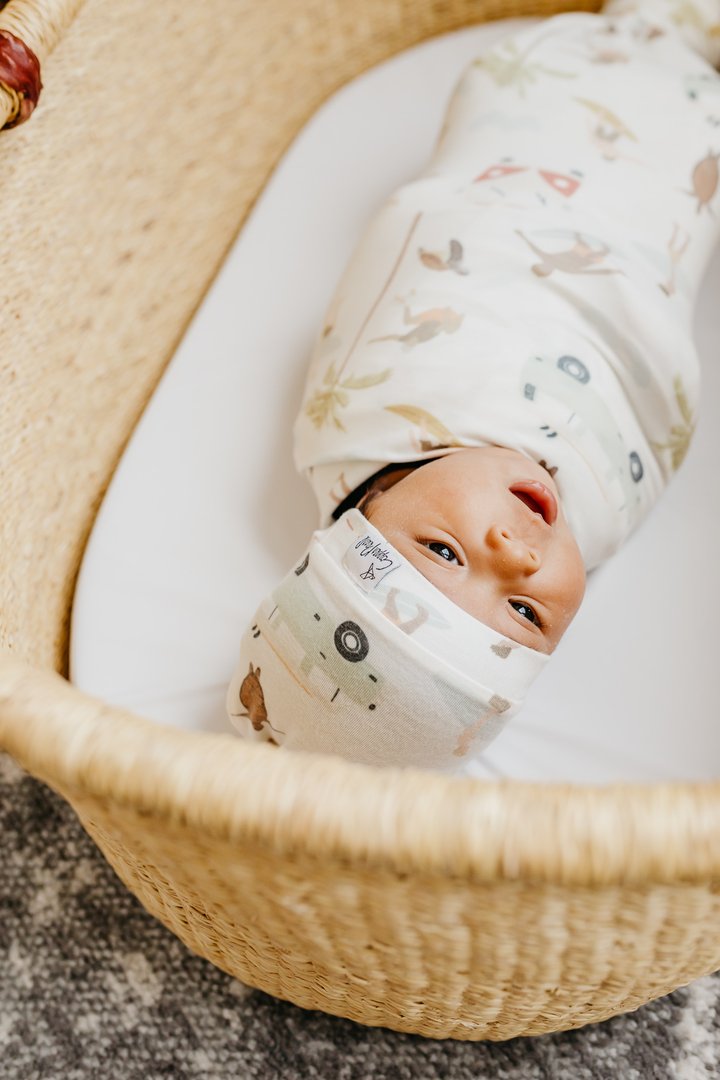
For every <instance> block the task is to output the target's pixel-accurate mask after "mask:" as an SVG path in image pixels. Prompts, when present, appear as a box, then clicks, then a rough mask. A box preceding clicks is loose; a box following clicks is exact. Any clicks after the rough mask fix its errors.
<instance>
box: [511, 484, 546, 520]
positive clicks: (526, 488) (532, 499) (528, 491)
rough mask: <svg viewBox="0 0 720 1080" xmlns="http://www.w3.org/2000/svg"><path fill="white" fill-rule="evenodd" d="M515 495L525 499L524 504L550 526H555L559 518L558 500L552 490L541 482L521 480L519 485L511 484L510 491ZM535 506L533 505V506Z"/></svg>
mask: <svg viewBox="0 0 720 1080" xmlns="http://www.w3.org/2000/svg"><path fill="white" fill-rule="evenodd" d="M509 490H510V491H511V492H512V494H513V495H517V496H518V498H522V496H526V497H525V498H523V500H522V501H523V502H524V503H525V504H526V505H527V506H530V509H531V510H534V511H535V513H538V514H540V515H541V516H542V518H543V520H544V521H545V522H546V523H547V524H548V525H554V524H555V522H556V521H557V516H558V504H557V499H556V498H555V496H554V495H553V493H552V491H550V488H548V487H546V486H545V484H543V483H542V482H541V481H540V480H519V481H518V483H517V484H511V485H510V489H509ZM533 503H534V504H535V505H532V504H533Z"/></svg>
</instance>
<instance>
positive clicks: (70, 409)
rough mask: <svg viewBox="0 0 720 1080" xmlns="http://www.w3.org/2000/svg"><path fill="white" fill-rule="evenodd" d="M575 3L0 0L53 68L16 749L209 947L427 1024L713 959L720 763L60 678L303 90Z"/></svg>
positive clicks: (27, 127) (18, 580)
mask: <svg viewBox="0 0 720 1080" xmlns="http://www.w3.org/2000/svg"><path fill="white" fill-rule="evenodd" d="M571 6H573V5H572V4H564V5H563V4H562V3H560V2H559V0H547V2H545V3H543V2H541V0H507V2H503V0H447V2H444V3H442V4H441V3H437V2H435V0H364V2H363V3H362V4H360V5H358V4H357V3H352V2H350V0H265V2H264V3H262V4H258V3H257V2H256V0H241V2H239V3H235V4H228V3H227V2H226V0H205V2H204V3H201V4H199V3H196V4H189V3H187V2H184V0H156V2H154V3H151V4H147V3H145V2H144V0H124V2H123V3H122V4H117V3H114V2H111V0H87V2H85V3H82V2H81V0H74V2H69V3H63V2H60V0H11V2H9V3H6V4H2V3H0V9H1V10H0V30H3V31H9V32H10V33H11V34H12V35H13V39H20V40H21V41H23V42H24V43H25V46H26V50H28V55H29V54H30V52H31V53H32V55H34V56H36V57H37V58H38V59H39V61H40V64H41V70H42V82H43V84H44V88H43V90H42V94H41V96H40V100H39V104H38V107H37V109H36V110H35V112H34V113H33V114H32V116H30V115H29V112H30V106H31V104H32V101H31V100H30V99H31V98H32V92H28V93H25V92H24V91H23V90H22V88H21V89H20V90H18V88H17V86H16V87H13V86H12V85H11V83H12V78H11V77H10V76H7V77H6V76H2V78H0V84H2V85H1V86H0V126H2V123H4V122H7V121H9V122H10V124H11V126H12V129H11V130H4V131H3V132H2V133H1V134H0V155H1V157H2V166H1V168H2V178H3V182H2V201H1V203H0V216H1V220H2V237H3V261H2V267H3V274H2V281H3V305H2V320H1V322H0V380H1V386H2V398H1V400H2V423H1V424H0V477H1V483H2V507H3V509H2V514H1V515H0V534H1V536H2V560H1V565H0V588H1V595H2V602H1V605H0V641H1V643H2V653H1V656H0V736H1V738H0V744H1V745H2V747H3V748H4V749H5V750H6V751H8V752H9V753H10V754H12V755H13V756H14V757H15V758H16V759H17V760H18V761H19V762H20V763H21V764H22V765H23V766H24V767H25V768H26V769H27V770H28V771H29V772H30V773H32V774H33V775H34V776H36V777H38V778H40V779H41V780H42V781H44V782H45V783H47V784H49V785H50V786H51V787H52V788H53V789H54V790H55V791H57V792H59V793H60V794H61V795H62V796H64V797H65V798H66V799H67V800H68V802H69V803H70V804H71V805H72V807H73V808H74V810H75V811H76V813H77V814H78V816H79V818H80V820H81V822H82V824H83V826H84V827H85V829H86V830H87V831H88V833H89V834H90V835H91V836H92V837H93V839H94V840H95V841H96V842H97V844H98V846H99V847H100V849H101V850H102V852H103V853H104V855H105V856H106V857H107V859H108V860H109V862H110V863H111V865H112V866H113V867H114V868H115V870H116V871H117V873H118V874H119V876H120V877H121V879H122V880H123V882H124V883H125V884H126V885H127V886H128V888H130V889H132V890H133V892H134V893H135V894H136V895H137V896H138V897H139V899H140V900H141V902H142V903H143V904H144V906H145V907H146V908H147V909H148V911H150V912H151V913H152V914H153V915H155V916H156V917H157V918H158V919H160V920H161V922H163V923H164V924H165V925H166V926H168V927H169V928H170V929H171V930H172V931H173V932H174V933H175V934H177V935H178V937H180V938H181V939H182V941H183V942H185V944H186V945H187V946H188V947H189V948H190V949H192V950H193V951H194V952H196V953H199V954H200V955H202V956H204V957H206V958H207V959H208V960H210V961H212V963H214V964H216V965H217V966H218V967H220V968H222V969H223V970H224V971H227V972H229V973H231V974H232V975H234V976H236V977H237V978H238V979H240V980H241V981H242V982H244V983H246V984H248V985H250V986H253V987H259V988H261V989H263V990H265V991H267V992H268V993H270V994H273V995H276V996H277V997H280V998H284V999H286V1000H289V1001H292V1002H295V1003H296V1004H297V1005H300V1006H302V1007H304V1008H311V1009H321V1010H324V1011H326V1012H329V1013H333V1014H335V1015H338V1016H343V1017H349V1018H351V1019H353V1020H357V1021H360V1022H361V1023H364V1024H370V1025H384V1026H387V1027H390V1028H394V1029H396V1030H399V1031H406V1032H415V1033H419V1034H422V1035H426V1036H432V1037H437V1038H446V1037H452V1038H458V1039H505V1038H509V1037H511V1036H516V1035H533V1034H538V1033H542V1032H548V1031H556V1030H561V1029H568V1028H574V1027H579V1026H580V1025H583V1024H587V1023H588V1022H590V1021H599V1020H603V1019H604V1018H606V1017H609V1016H612V1015H614V1014H617V1013H619V1012H622V1011H626V1010H629V1009H633V1008H635V1007H637V1006H639V1005H641V1004H643V1003H644V1002H647V1001H648V1000H650V999H652V998H655V997H657V996H659V995H662V994H665V993H668V992H669V991H671V990H673V989H674V988H676V987H677V986H679V985H681V984H683V983H686V982H689V981H690V980H692V979H694V978H697V977H698V976H701V975H704V974H706V973H708V972H711V971H713V970H715V969H717V968H720V783H718V784H707V783H706V784H690V783H687V784H663V785H660V784H656V785H626V784H619V785H614V786H608V787H595V788H589V787H580V786H572V785H557V784H528V783H520V782H498V783H488V782H484V781H479V780H471V779H461V780H458V779H450V778H447V777H443V776H441V775H439V774H438V775H435V774H428V773H424V772H420V771H414V770H409V771H402V770H394V769H388V770H375V769H372V768H368V767H365V766H360V765H352V764H350V763H347V762H344V761H342V760H340V759H337V758H330V757H321V756H308V755H294V754H283V753H278V752H277V751H276V750H274V749H273V748H271V747H269V746H267V745H260V744H254V743H253V744H250V743H245V742H243V741H242V740H239V739H237V738H236V737H234V736H233V735H232V734H228V735H227V736H225V735H210V734H202V733H185V732H181V731H179V730H174V729H170V728H166V727H161V726H160V725H157V724H155V723H152V722H150V721H148V720H144V719H142V718H140V717H138V716H134V715H131V714H130V713H128V712H125V711H123V710H121V709H118V708H114V707H111V706H109V705H108V704H106V703H103V702H102V701H99V700H95V699H93V698H91V697H88V696H86V695H84V694H82V693H80V692H79V691H78V690H77V689H76V688H74V687H73V686H72V685H70V683H69V682H67V681H66V679H65V678H64V674H65V673H66V671H67V660H68V626H69V615H70V610H71V605H72V601H73V588H74V584H75V580H76V575H77V572H78V567H79V564H80V559H81V556H82V552H83V547H84V544H85V542H86V540H87V537H88V534H89V531H90V528H91V525H92V523H93V518H94V515H95V513H96V511H97V509H98V506H99V504H100V501H101V499H102V496H103V492H104V490H105V488H106V486H107V484H108V482H109V479H110V477H111V474H112V472H113V469H114V467H115V465H116V463H117V461H118V458H119V456H120V454H121V451H122V449H123V446H124V444H125V442H126V440H127V439H128V436H129V434H130V432H131V431H132V429H133V427H134V425H135V423H136V421H137V420H138V418H139V416H140V414H141V411H142V409H143V407H144V405H145V404H146V402H147V401H148V399H149V397H150V395H151V393H152V391H153V388H154V386H155V385H156V383H157V381H158V379H159V377H160V374H161V372H162V371H163V368H164V366H165V365H166V363H167V362H168V360H169V359H170V357H171V356H172V354H173V351H174V350H175V348H176V346H177V344H178V342H179V340H180V338H181V336H182V334H183V331H184V329H185V327H186V326H187V324H188V322H189V320H190V317H191V315H192V314H193V313H194V311H195V309H196V308H197V306H198V304H199V303H200V301H201V299H202V297H203V295H204V292H205V290H206V289H207V288H208V286H209V284H210V282H211V281H212V279H213V276H214V275H215V273H216V272H217V270H218V268H219V266H220V265H221V263H222V260H223V257H224V255H225V254H226V252H227V250H228V248H229V246H230V244H231V242H232V241H233V240H234V238H235V236H236V234H237V232H238V229H239V227H240V226H241V225H242V223H243V221H244V219H245V217H246V216H247V214H248V211H249V209H250V208H251V206H252V205H253V202H254V200H255V199H256V198H257V196H258V193H259V192H260V190H261V189H262V187H263V184H264V183H265V181H266V180H267V178H268V175H269V174H270V172H271V171H272V169H273V167H274V166H275V164H276V163H277V162H278V159H279V158H280V156H281V155H282V153H283V151H284V150H285V149H286V148H287V146H288V145H289V143H290V141H291V140H292V139H293V137H294V136H295V135H296V134H297V132H298V131H299V129H300V128H301V126H302V125H303V124H304V122H305V121H306V120H307V119H308V118H309V117H310V116H311V114H312V113H313V111H314V110H315V109H316V108H317V107H318V105H319V104H320V103H321V102H322V101H323V100H324V99H325V98H326V97H327V96H328V95H329V94H330V93H331V92H332V91H334V90H335V89H337V88H338V87H339V86H341V85H342V84H343V83H344V82H346V81H347V80H348V79H350V78H352V77H354V76H356V75H358V74H359V73H361V72H362V71H364V70H366V69H367V68H369V67H370V66H371V65H374V64H376V63H378V62H379V61H381V60H384V59H386V58H388V57H389V56H391V55H392V54H394V53H396V52H398V51H399V50H401V49H403V48H405V47H407V46H410V45H412V44H414V43H416V42H418V41H420V40H422V39H424V38H427V37H429V36H431V35H435V34H438V33H441V32H444V31H448V30H452V29H456V28H459V27H461V26H463V25H466V24H469V23H471V22H477V21H480V20H485V19H496V18H500V17H510V16H518V15H549V14H552V13H554V12H556V11H558V10H567V9H569V8H570V7H571ZM596 7H597V5H596V4H595V3H588V4H586V5H585V10H595V9H596ZM23 112H24V114H25V115H21V113H23ZM19 119H27V121H28V122H27V123H22V124H18V123H17V121H18V120H19Z"/></svg>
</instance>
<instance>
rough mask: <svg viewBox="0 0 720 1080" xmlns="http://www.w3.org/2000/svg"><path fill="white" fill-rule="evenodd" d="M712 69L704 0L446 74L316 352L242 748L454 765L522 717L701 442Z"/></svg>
mask: <svg viewBox="0 0 720 1080" xmlns="http://www.w3.org/2000/svg"><path fill="white" fill-rule="evenodd" d="M719 63H720V0H693V3H688V2H687V0H684V2H682V3H681V2H680V0H675V2H669V0H633V2H632V3H630V2H623V0H611V2H610V3H608V4H606V6H605V8H604V10H603V13H602V14H600V15H592V14H587V13H570V14H564V15H559V16H555V17H554V18H551V19H548V20H546V21H544V22H542V23H539V24H536V25H534V26H532V27H531V28H528V29H525V30H523V31H521V32H520V33H515V34H513V35H512V36H511V37H508V38H505V39H503V40H502V41H501V42H500V43H499V44H498V45H496V46H495V48H493V49H492V50H491V51H490V52H489V53H487V54H486V55H483V56H481V57H480V58H479V59H477V60H476V61H475V62H474V63H473V64H472V65H471V66H470V67H469V69H468V70H467V71H466V72H465V73H464V75H463V77H462V79H461V80H460V83H459V85H458V87H457V89H456V91H455V94H454V96H453V99H452V101H451V103H450V106H449V109H448V113H447V117H446V121H445V124H444V127H443V131H442V133H441V136H440V140H439V144H438V146H437V149H436V151H435V153H434V156H433V158H432V160H431V162H430V164H429V166H428V168H427V169H426V171H425V172H424V173H423V175H422V176H421V177H420V178H418V179H417V180H415V181H413V182H411V183H409V184H406V185H405V186H404V187H402V188H401V189H400V190H399V191H397V192H396V193H395V194H394V195H393V196H392V198H390V199H389V200H388V201H387V203H386V204H385V205H384V206H383V207H382V208H381V210H380V212H379V213H378V214H377V216H376V217H375V219H374V220H373V222H372V223H371V225H370V226H369V228H368V229H367V231H366V233H365V235H364V236H363V238H362V241H361V243H360V245H359V247H358V249H357V251H356V252H355V254H354V256H353V258H352V259H351V261H350V264H349V266H348V268H347V270H346V272H345V275H344V277H343V279H342V281H341V283H340V286H339V289H338V292H337V294H336V296H335V299H334V301H333V303H332V305H331V309H330V312H329V313H328V317H327V321H326V325H325V327H324V329H323V331H322V334H321V335H320V337H319V340H318V343H317V346H316V348H315V352H314V355H313V358H312V364H311V368H310V372H309V376H308V382H307V387H306V392H305V397H304V401H303V405H302V409H301V412H300V415H299V416H298V419H297V422H296V426H295V448H296V464H297V466H298V468H299V469H300V470H301V471H302V472H304V473H305V474H306V475H307V476H308V478H309V479H310V482H311V483H312V485H313V488H314V490H315V492H316V495H317V498H318V502H319V506H320V518H321V521H320V525H321V527H320V529H319V530H318V531H317V532H316V533H314V534H313V537H312V538H311V540H310V544H309V547H308V548H307V549H306V550H305V551H304V552H303V553H301V555H300V557H299V558H298V560H297V563H296V564H295V566H294V567H293V568H292V569H291V570H290V572H289V573H288V575H287V576H286V578H285V579H284V580H283V581H282V582H281V583H280V584H279V585H278V587H277V588H276V589H274V590H273V592H272V593H271V595H270V596H269V597H267V599H266V600H265V601H263V602H262V603H261V605H260V607H259V609H258V611H257V613H256V615H255V617H254V619H253V621H252V624H251V626H250V627H248V629H247V631H246V633H245V635H244V637H243V640H242V644H241V650H240V659H239V664H238V667H237V670H236V672H235V675H234V677H233V680H232V682H231V685H230V687H229V690H228V696H227V708H228V713H229V714H230V716H231V718H232V722H233V724H234V725H235V726H236V728H237V729H238V730H239V731H240V732H241V733H242V734H244V735H246V736H248V737H252V738H255V739H262V740H269V741H271V742H273V743H275V744H277V745H282V746H285V747H287V748H290V749H299V750H309V751H318V752H325V753H334V754H339V755H342V756H344V757H347V758H350V759H352V760H355V761H361V762H367V763H372V764H385V765H387V764H390V765H415V766H422V767H427V768H433V769H441V770H447V771H462V770H463V769H464V767H465V765H466V763H467V762H468V760H469V759H470V758H472V757H475V756H477V755H479V754H480V753H481V752H482V750H484V749H485V747H486V746H487V745H488V743H489V742H490V741H491V739H493V738H494V737H495V736H496V735H497V733H498V732H499V731H500V730H501V728H502V726H503V725H504V724H505V723H506V722H507V720H508V719H509V718H510V717H511V716H512V715H513V714H514V713H515V712H516V711H517V709H518V708H519V706H520V705H521V703H522V700H523V698H524V697H525V695H526V693H527V690H528V688H529V686H530V684H531V682H532V681H533V679H534V678H535V677H536V676H537V674H538V673H539V672H540V671H541V670H542V668H543V667H544V665H545V663H546V662H547V661H548V659H549V655H550V654H551V653H552V651H553V649H554V648H555V646H556V645H557V643H558V642H559V640H560V638H561V637H562V635H563V633H564V632H565V630H566V629H567V627H568V625H569V623H570V621H571V620H572V618H573V616H574V614H575V612H576V611H577V609H578V606H579V605H580V602H581V600H582V596H583V592H584V587H585V574H586V571H587V570H590V569H592V568H593V567H595V566H597V565H598V564H600V563H601V562H603V561H604V560H606V559H607V558H608V557H609V556H610V555H612V553H613V552H615V551H616V550H617V549H618V548H619V547H620V545H621V544H622V543H623V542H624V540H625V539H626V538H627V537H628V535H629V534H630V533H631V532H632V531H633V530H634V529H635V528H636V527H637V526H638V524H639V523H640V522H641V521H642V520H643V519H644V517H645V516H646V514H647V513H648V511H649V510H650V508H651V507H652V506H653V504H654V503H655V501H656V500H657V498H658V497H659V495H660V493H661V492H662V491H663V489H664V487H665V486H666V484H667V483H668V481H669V479H670V478H671V476H672V474H673V472H674V471H675V470H676V469H677V468H678V466H679V465H680V464H681V462H682V460H683V457H684V455H685V453H686V451H687V448H688V445H689V442H690V439H691V437H692V433H693V429H694V425H695V421H696V412H697V401H698V392H699V372H698V358H697V354H696V350H695V347H694V344H693V340H692V320H693V311H694V304H695V298H696V295H697V292H698V289H699V285H700V282H701V279H702V276H703V273H704V270H705V268H706V266H707V264H708V262H709V259H710V256H711V254H712V251H713V249H714V247H715V245H716V243H717V242H718V239H720V212H719V211H720V199H718V198H717V189H718V162H719V161H720V75H718V73H717V71H716V70H714V67H713V65H717V64H719Z"/></svg>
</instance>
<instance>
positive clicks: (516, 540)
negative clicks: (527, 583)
mask: <svg viewBox="0 0 720 1080" xmlns="http://www.w3.org/2000/svg"><path fill="white" fill-rule="evenodd" d="M485 540H486V543H487V546H488V548H489V549H490V552H491V554H492V558H493V560H494V562H495V564H496V567H497V569H498V571H499V572H501V573H516V574H517V573H519V574H534V573H536V572H537V571H538V570H539V569H540V561H541V560H540V553H539V552H538V550H537V548H535V547H533V546H532V545H530V544H528V543H527V542H526V541H525V540H523V538H522V537H521V536H517V535H516V534H514V533H513V532H512V531H511V530H510V529H509V528H508V527H507V526H504V525H491V526H490V528H489V529H488V532H487V536H486V537H485Z"/></svg>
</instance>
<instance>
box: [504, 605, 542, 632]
mask: <svg viewBox="0 0 720 1080" xmlns="http://www.w3.org/2000/svg"><path fill="white" fill-rule="evenodd" d="M510 606H511V607H514V608H515V610H516V611H517V612H519V613H520V615H522V616H524V618H526V619H527V620H528V621H529V622H531V623H534V625H535V626H539V627H542V622H541V620H540V616H539V615H538V613H537V612H536V611H535V608H533V607H531V606H530V604H526V603H525V601H524V600H511V601H510Z"/></svg>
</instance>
